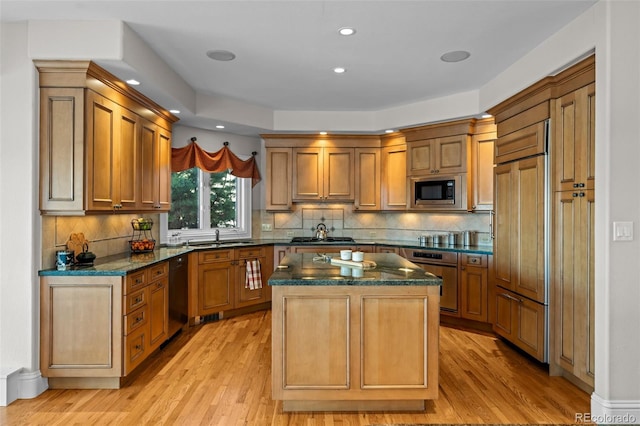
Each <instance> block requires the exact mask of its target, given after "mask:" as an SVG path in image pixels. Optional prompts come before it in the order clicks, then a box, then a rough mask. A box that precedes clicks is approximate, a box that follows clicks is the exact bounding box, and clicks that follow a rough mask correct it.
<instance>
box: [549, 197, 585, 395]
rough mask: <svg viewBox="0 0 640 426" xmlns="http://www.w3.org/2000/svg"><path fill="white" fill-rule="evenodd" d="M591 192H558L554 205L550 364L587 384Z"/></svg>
mask: <svg viewBox="0 0 640 426" xmlns="http://www.w3.org/2000/svg"><path fill="white" fill-rule="evenodd" d="M594 217H595V204H594V197H593V191H591V190H590V191H579V192H578V191H560V192H556V193H555V201H554V235H553V242H554V253H553V257H552V258H553V277H552V279H553V281H552V288H553V289H554V296H555V297H554V307H555V308H554V309H555V311H554V325H553V332H554V336H555V350H554V352H555V354H554V361H555V362H556V363H557V364H558V365H560V366H561V367H562V368H564V369H565V370H567V371H569V372H571V373H573V374H574V375H575V376H576V377H578V378H580V379H581V380H583V381H584V382H585V383H587V384H589V385H591V386H593V379H594V343H595V342H594V314H595V312H594V287H595V279H594V243H595V239H594V223H595V221H594Z"/></svg>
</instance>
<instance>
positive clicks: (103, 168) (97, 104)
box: [86, 91, 120, 211]
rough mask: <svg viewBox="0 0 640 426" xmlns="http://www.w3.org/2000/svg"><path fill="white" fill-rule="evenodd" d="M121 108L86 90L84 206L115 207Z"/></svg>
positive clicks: (117, 198) (89, 208) (93, 207)
mask: <svg viewBox="0 0 640 426" xmlns="http://www.w3.org/2000/svg"><path fill="white" fill-rule="evenodd" d="M119 124H120V107H119V106H118V105H117V104H116V103H114V102H112V101H110V100H108V99H107V98H105V97H103V96H100V95H98V94H97V93H94V92H91V91H88V92H87V127H86V134H87V146H86V147H87V159H86V166H87V209H88V210H94V211H99V210H113V209H117V208H118V204H119V194H118V193H117V191H118V190H119V187H120V173H119V172H120V166H119V163H118V158H119V156H120V152H119V143H117V141H118V140H119V135H120V129H119Z"/></svg>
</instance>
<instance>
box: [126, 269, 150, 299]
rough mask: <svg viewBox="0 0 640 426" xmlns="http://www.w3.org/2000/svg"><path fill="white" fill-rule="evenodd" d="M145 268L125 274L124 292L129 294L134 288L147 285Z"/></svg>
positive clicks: (137, 288)
mask: <svg viewBox="0 0 640 426" xmlns="http://www.w3.org/2000/svg"><path fill="white" fill-rule="evenodd" d="M145 271H146V270H144V269H143V270H142V271H138V272H134V273H133V274H129V275H127V285H126V286H125V287H126V288H125V290H124V294H129V293H131V292H134V291H136V290H139V289H141V288H143V287H145V286H146V285H147V274H146V272H145Z"/></svg>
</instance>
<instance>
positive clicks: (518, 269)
mask: <svg viewBox="0 0 640 426" xmlns="http://www.w3.org/2000/svg"><path fill="white" fill-rule="evenodd" d="M544 162H545V158H544V156H538V157H533V158H528V159H525V160H520V161H516V162H512V163H507V164H499V165H497V166H496V167H495V178H494V179H495V180H494V182H495V183H494V191H495V192H494V193H495V209H496V214H495V220H494V235H495V238H494V244H493V255H494V269H495V270H494V274H495V283H496V284H497V285H499V286H501V287H503V288H506V289H509V290H511V291H514V292H517V293H519V294H522V295H523V296H526V297H528V298H530V299H533V300H535V301H537V302H539V303H545V301H546V291H545V268H544V227H545V223H544V205H545V190H544V187H545V179H544Z"/></svg>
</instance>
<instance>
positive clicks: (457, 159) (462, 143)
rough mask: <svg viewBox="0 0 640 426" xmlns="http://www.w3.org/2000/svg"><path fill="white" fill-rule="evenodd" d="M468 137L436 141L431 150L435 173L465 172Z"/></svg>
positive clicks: (448, 137) (450, 137)
mask: <svg viewBox="0 0 640 426" xmlns="http://www.w3.org/2000/svg"><path fill="white" fill-rule="evenodd" d="M468 150H469V136H467V135H455V136H447V137H444V138H438V139H436V144H435V146H434V149H433V155H434V165H435V169H436V170H435V173H438V174H457V173H465V172H466V171H467V151H468Z"/></svg>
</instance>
